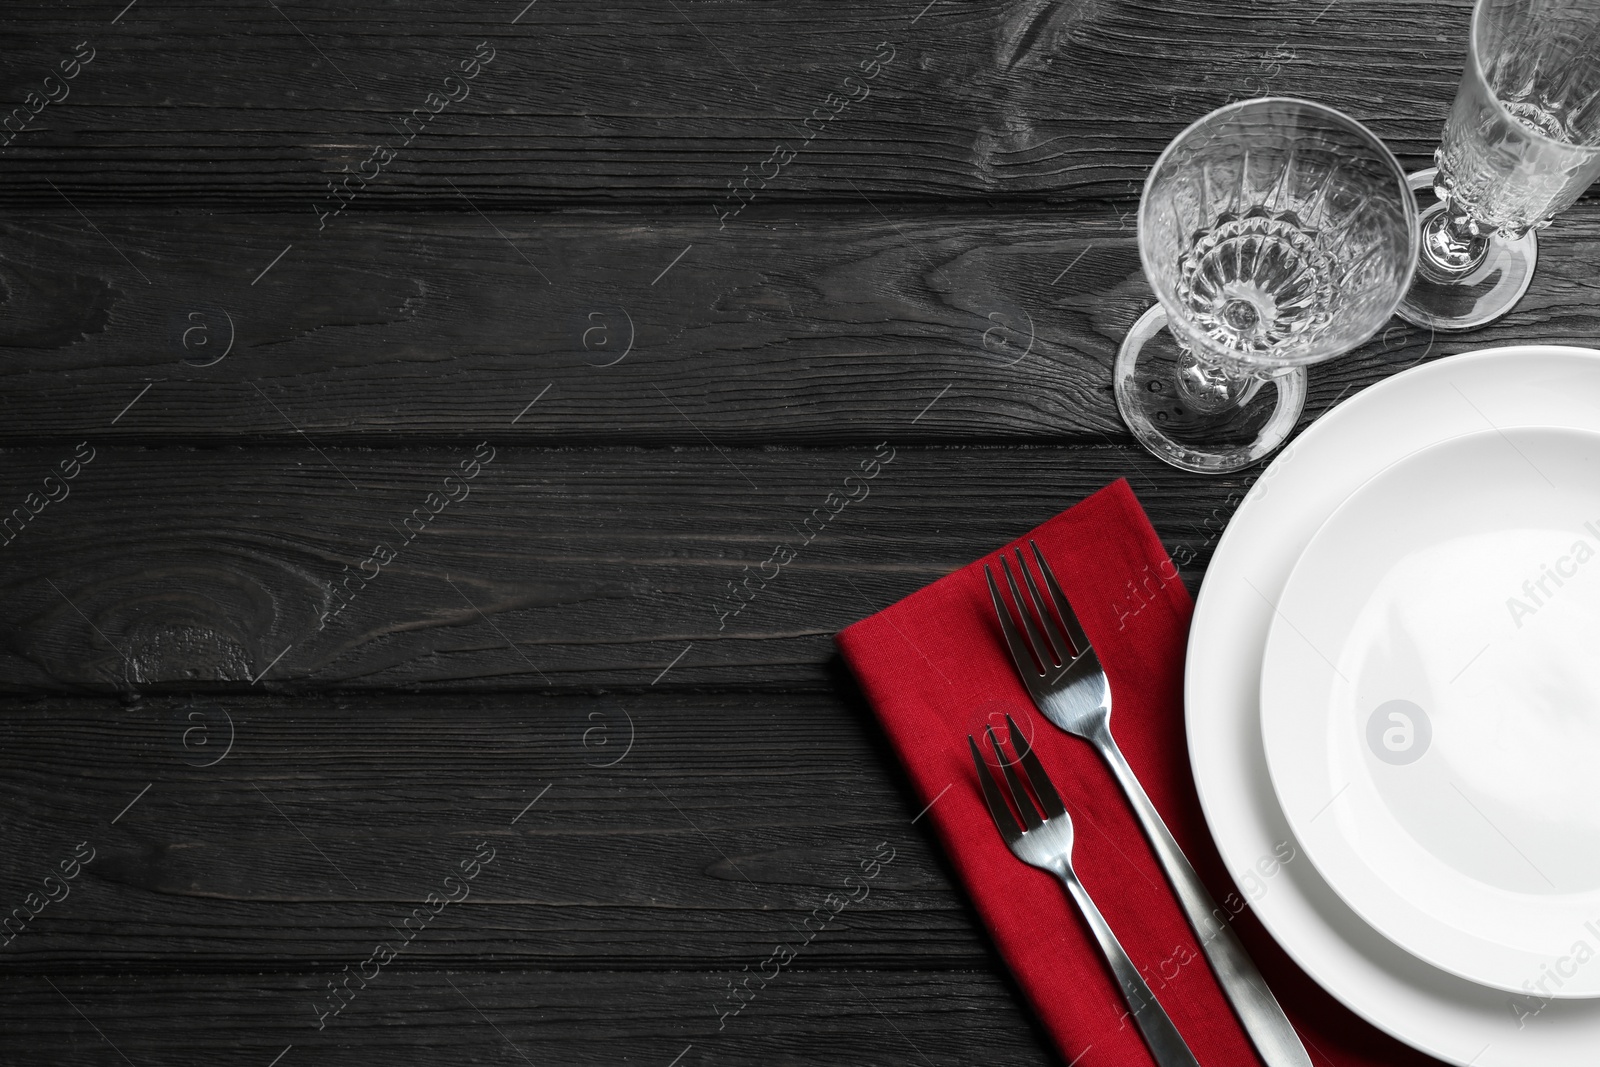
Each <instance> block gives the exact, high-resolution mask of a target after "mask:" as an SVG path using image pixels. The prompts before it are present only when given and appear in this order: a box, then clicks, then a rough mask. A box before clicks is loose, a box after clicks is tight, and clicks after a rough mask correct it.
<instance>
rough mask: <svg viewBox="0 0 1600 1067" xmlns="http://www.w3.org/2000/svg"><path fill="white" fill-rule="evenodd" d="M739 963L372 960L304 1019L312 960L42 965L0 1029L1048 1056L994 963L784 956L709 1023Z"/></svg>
mask: <svg viewBox="0 0 1600 1067" xmlns="http://www.w3.org/2000/svg"><path fill="white" fill-rule="evenodd" d="M743 977H744V975H743V972H739V971H734V972H732V973H720V974H705V973H698V974H687V973H676V972H667V973H642V974H641V973H628V972H597V973H579V974H572V973H565V972H563V973H559V974H550V973H541V972H535V971H488V970H474V971H462V970H452V971H444V972H439V971H429V972H423V973H416V972H411V973H407V972H405V971H400V972H399V973H391V972H390V971H384V972H382V973H381V975H380V977H379V978H377V979H375V980H374V981H373V982H372V984H371V985H370V986H369V987H368V988H367V989H365V990H363V991H362V992H361V993H360V994H359V995H358V996H357V998H356V999H355V1000H353V1001H352V1002H351V1004H350V1006H349V1007H348V1008H347V1009H346V1010H345V1012H344V1013H343V1014H342V1015H341V1016H340V1017H339V1018H338V1019H337V1021H335V1022H331V1023H329V1024H328V1025H327V1026H326V1027H325V1028H324V1029H323V1030H321V1031H318V1030H317V1029H316V1022H317V1019H316V1016H315V1015H314V1014H313V1009H314V1006H315V1005H316V1003H317V1001H316V1000H315V998H316V997H317V995H318V994H323V995H326V991H325V989H324V983H325V982H326V980H327V976H326V975H324V974H322V973H317V974H294V975H284V974H249V975H227V976H211V975H206V976H193V975H162V976H133V977H130V976H117V977H106V978H94V979H85V978H73V979H67V978H63V977H55V978H51V979H49V983H53V984H54V985H55V986H56V988H55V989H52V988H51V985H50V984H49V983H47V981H46V979H45V977H43V976H41V977H38V978H20V979H16V980H14V981H12V982H10V983H8V987H7V990H6V993H5V995H4V998H3V1000H0V1005H3V1008H4V1010H3V1011H0V1041H4V1043H5V1047H6V1051H7V1053H8V1054H9V1055H10V1056H11V1057H12V1058H14V1060H15V1061H16V1062H19V1063H67V1062H70V1063H73V1064H83V1065H91V1067H101V1065H104V1067H127V1065H128V1063H130V1062H132V1063H138V1064H145V1063H160V1064H170V1065H172V1067H189V1065H193V1067H211V1065H214V1064H217V1063H222V1062H229V1063H231V1062H239V1063H247V1064H254V1065H257V1067H269V1065H271V1064H272V1063H273V1061H274V1059H275V1057H278V1056H280V1055H281V1056H282V1057H283V1058H282V1060H281V1061H279V1064H278V1067H291V1065H293V1064H306V1063H311V1064H316V1063H329V1062H333V1061H335V1060H337V1062H339V1063H343V1064H352V1065H357V1067H365V1065H369V1064H370V1065H373V1067H389V1065H392V1064H402V1065H411V1064H419V1065H420V1064H439V1063H452V1064H459V1063H471V1064H496V1065H504V1067H513V1065H517V1067H522V1065H526V1064H528V1063H535V1064H546V1063H560V1064H620V1063H629V1064H645V1065H649V1067H732V1065H735V1064H751V1063H763V1064H773V1065H776V1067H817V1065H823V1067H832V1065H838V1067H860V1065H863V1064H881V1065H887V1064H907V1063H924V1062H928V1063H934V1064H940V1065H942V1064H947V1063H983V1064H1001V1065H1011V1064H1018V1065H1021V1064H1041V1063H1049V1062H1054V1060H1053V1057H1052V1054H1051V1053H1050V1052H1049V1051H1048V1049H1049V1046H1048V1044H1047V1042H1046V1040H1045V1039H1044V1037H1043V1036H1042V1034H1041V1032H1040V1031H1039V1029H1038V1027H1037V1025H1036V1024H1034V1023H1033V1021H1032V1019H1031V1017H1029V1016H1028V1015H1026V1014H1025V1012H1024V1010H1023V1008H1022V1007H1021V1004H1020V1002H1019V1001H1018V999H1017V997H1016V995H1015V994H1014V992H1013V991H1012V987H1011V986H1010V985H1009V983H1006V982H1003V981H1002V979H1001V978H999V977H998V976H997V975H994V974H990V973H955V974H949V973H927V972H918V973H909V974H908V973H900V972H894V971H867V972H863V971H857V972H854V973H851V972H830V971H820V972H818V971H804V970H794V971H791V972H786V973H784V974H783V975H782V976H781V977H780V978H779V979H777V980H775V981H774V982H773V983H772V984H771V985H770V986H769V987H768V988H767V989H766V990H765V991H763V993H762V994H761V995H760V996H759V997H758V998H757V999H756V1000H755V1001H753V1002H752V1003H751V1005H750V1006H749V1007H747V1008H746V1009H745V1010H744V1012H743V1013H742V1014H741V1015H740V1016H738V1017H736V1018H732V1019H729V1020H728V1022H727V1025H726V1026H725V1028H724V1029H722V1030H720V1031H719V1030H718V1029H717V1025H718V1020H717V1016H716V1014H715V1013H716V1009H717V1005H718V1003H719V1000H720V999H721V998H722V997H723V996H725V990H726V983H727V982H728V981H730V980H734V979H742V978H743ZM80 1012H81V1014H80ZM291 1046H292V1047H291ZM286 1050H287V1051H286ZM124 1056H125V1057H126V1059H124V1058H123V1057H124ZM923 1057H928V1059H927V1060H924V1058H923Z"/></svg>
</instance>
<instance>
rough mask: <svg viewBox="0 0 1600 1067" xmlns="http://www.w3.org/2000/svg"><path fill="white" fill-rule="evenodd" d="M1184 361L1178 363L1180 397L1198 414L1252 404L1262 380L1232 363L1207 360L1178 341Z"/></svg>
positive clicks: (1212, 412) (1210, 413)
mask: <svg viewBox="0 0 1600 1067" xmlns="http://www.w3.org/2000/svg"><path fill="white" fill-rule="evenodd" d="M1178 347H1179V349H1180V350H1182V352H1183V358H1182V360H1181V361H1180V362H1179V364H1178V372H1177V381H1178V394H1179V395H1180V396H1182V397H1183V400H1184V402H1185V403H1186V404H1188V405H1189V407H1191V408H1192V409H1194V410H1195V411H1197V412H1201V413H1203V414H1207V415H1214V414H1217V413H1218V412H1222V411H1226V410H1228V409H1229V408H1236V407H1239V406H1240V405H1242V404H1247V403H1249V402H1250V398H1251V397H1253V396H1255V395H1256V390H1258V389H1260V388H1261V382H1262V379H1261V377H1260V376H1259V375H1257V374H1256V373H1255V372H1254V371H1252V370H1250V369H1249V368H1248V367H1246V366H1244V365H1243V364H1240V363H1237V362H1235V361H1232V360H1213V359H1206V358H1203V357H1201V356H1198V355H1196V354H1195V351H1194V349H1192V348H1190V347H1189V346H1188V345H1186V344H1184V343H1183V342H1182V341H1179V342H1178Z"/></svg>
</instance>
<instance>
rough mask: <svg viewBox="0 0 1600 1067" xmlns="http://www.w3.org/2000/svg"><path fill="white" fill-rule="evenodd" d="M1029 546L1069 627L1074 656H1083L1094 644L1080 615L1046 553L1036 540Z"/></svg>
mask: <svg viewBox="0 0 1600 1067" xmlns="http://www.w3.org/2000/svg"><path fill="white" fill-rule="evenodd" d="M1028 547H1029V548H1031V549H1033V558H1034V559H1036V560H1038V561H1039V570H1040V571H1042V572H1043V573H1044V584H1045V588H1046V589H1048V590H1050V599H1051V600H1053V601H1054V602H1055V606H1056V614H1058V615H1060V616H1061V622H1062V624H1063V625H1065V626H1066V628H1067V636H1068V637H1070V638H1072V652H1073V655H1074V656H1081V655H1083V654H1084V653H1085V652H1088V651H1089V650H1090V649H1091V648H1092V647H1093V646H1091V645H1090V644H1089V639H1088V638H1087V637H1086V636H1084V633H1083V627H1082V626H1079V625H1078V616H1076V615H1074V614H1073V613H1072V602H1071V601H1069V600H1068V599H1067V594H1065V593H1063V592H1062V591H1061V584H1060V583H1059V582H1057V581H1056V576H1055V572H1054V571H1052V570H1051V569H1050V564H1048V563H1046V562H1045V559H1044V553H1043V552H1040V551H1039V545H1038V543H1037V542H1035V541H1029V542H1028Z"/></svg>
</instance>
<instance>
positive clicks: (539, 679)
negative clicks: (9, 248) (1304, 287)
mask: <svg viewBox="0 0 1600 1067" xmlns="http://www.w3.org/2000/svg"><path fill="white" fill-rule="evenodd" d="M907 422H909V419H908V420H907ZM87 447H88V448H90V449H96V448H97V446H95V445H93V444H90V445H88V446H87ZM475 456H478V457H481V458H483V459H485V460H486V461H487V462H486V463H479V461H478V459H476V458H474V457H475ZM875 456H880V457H884V458H886V459H887V460H888V463H887V465H885V464H882V463H880V462H879V461H878V459H875ZM73 463H76V461H75V460H74V459H73V452H72V450H70V449H67V448H65V447H63V448H62V449H60V450H56V449H42V448H41V449H35V450H27V451H16V452H11V453H8V454H6V462H5V464H4V465H3V470H0V494H3V495H0V500H3V501H5V502H6V505H7V507H8V508H10V507H15V508H17V509H20V515H18V513H17V512H16V511H6V512H0V518H5V517H10V519H11V521H12V528H10V529H8V530H7V531H6V533H7V535H8V536H10V537H11V540H10V542H9V544H7V545H5V546H4V547H0V626H3V627H4V630H3V631H0V632H4V633H5V635H6V641H5V645H4V647H3V648H0V678H3V679H4V683H3V684H4V685H5V686H6V687H7V688H9V689H11V690H13V691H15V690H17V689H19V688H22V689H28V688H44V689H61V688H77V687H88V688H91V689H96V690H100V691H107V690H112V691H129V690H160V689H164V688H176V689H178V690H180V691H189V690H191V689H192V688H193V687H195V686H197V685H198V686H218V687H223V688H241V689H248V688H255V687H257V686H262V687H266V688H278V687H281V686H363V687H372V686H376V687H381V688H387V687H394V686H405V687H412V686H430V687H435V688H458V687H482V686H489V687H502V688H529V687H532V688H537V689H545V688H566V687H573V686H577V687H591V686H596V685H604V686H622V687H639V688H649V687H651V686H654V685H675V686H705V685H726V684H734V685H739V686H741V687H761V686H777V687H791V686H809V687H818V686H826V685H828V684H830V682H829V677H830V675H829V672H830V670H831V668H830V667H829V664H830V663H831V662H832V661H833V660H834V658H835V654H834V652H833V646H832V641H831V635H832V634H833V633H834V632H835V631H836V630H838V629H840V628H841V627H843V626H845V625H847V624H848V623H850V622H852V621H854V620H855V619H858V618H861V617H862V616H865V615H867V614H870V613H871V612H873V611H876V610H877V609H879V608H881V607H883V606H885V605H887V604H888V603H890V602H892V601H894V600H898V599H899V598H901V597H903V596H905V595H906V594H908V593H910V592H912V591H913V590H915V589H917V588H919V587H921V586H923V585H926V584H927V583H928V582H930V581H933V580H934V579H936V578H938V577H940V576H941V575H943V574H945V573H948V572H949V571H950V570H953V569H955V568H956V567H958V566H961V565H962V564H965V563H967V562H969V561H971V560H972V559H973V558H975V557H977V556H979V555H982V554H983V553H984V552H987V551H989V550H991V549H992V548H993V547H995V546H997V545H1000V544H1002V543H1004V542H1005V541H1007V540H1009V539H1010V538H1012V537H1014V536H1016V535H1018V534H1019V533H1021V532H1023V531H1025V530H1027V529H1028V528H1029V527H1031V526H1033V525H1036V524H1037V523H1039V522H1042V521H1043V520H1044V519H1046V518H1048V517H1049V516H1051V515H1053V514H1055V513H1056V512H1058V511H1060V510H1061V509H1063V508H1065V507H1067V506H1069V505H1071V504H1072V503H1074V502H1076V501H1077V500H1079V499H1081V498H1082V497H1083V496H1085V495H1087V494H1088V493H1090V492H1092V491H1094V490H1095V489H1098V488H1100V487H1101V486H1103V485H1105V484H1106V483H1108V482H1110V481H1112V480H1114V479H1115V478H1117V477H1119V476H1123V475H1132V476H1133V478H1134V485H1135V487H1136V489H1137V490H1138V491H1139V492H1140V493H1141V494H1142V496H1143V499H1144V501H1145V504H1146V506H1147V507H1148V508H1149V509H1150V511H1151V513H1152V515H1153V516H1154V519H1155V522H1156V524H1157V527H1158V529H1159V530H1160V531H1161V532H1162V533H1163V534H1165V535H1166V536H1167V538H1168V539H1169V544H1170V545H1171V546H1172V547H1173V549H1174V550H1176V548H1177V546H1178V545H1180V544H1182V545H1186V546H1189V547H1190V549H1191V550H1192V552H1193V555H1192V556H1191V555H1190V554H1189V553H1185V554H1184V558H1185V560H1186V562H1187V564H1188V566H1187V567H1186V574H1187V575H1188V576H1189V577H1190V578H1191V579H1192V578H1193V577H1194V576H1195V575H1197V573H1198V570H1197V568H1198V567H1199V566H1202V565H1203V563H1204V560H1205V558H1206V553H1208V551H1209V545H1210V544H1211V543H1213V542H1214V541H1215V538H1216V536H1217V534H1218V533H1219V532H1220V529H1221V524H1222V522H1223V521H1225V517H1226V516H1227V515H1228V514H1229V513H1230V512H1231V510H1232V506H1233V503H1236V501H1237V494H1239V493H1240V492H1242V490H1243V489H1244V488H1245V487H1246V486H1248V484H1249V483H1250V481H1251V480H1252V478H1253V477H1254V476H1255V475H1254V472H1247V473H1246V474H1243V475H1238V476H1230V477H1224V478H1215V479H1210V478H1199V477H1196V476H1194V475H1189V474H1184V473H1181V472H1177V471H1173V470H1171V469H1170V468H1166V467H1164V466H1162V465H1161V464H1160V463H1159V462H1158V461H1156V460H1155V459H1153V458H1152V457H1149V456H1147V455H1146V454H1144V453H1143V452H1142V451H1137V450H1128V449H1119V448H1112V447H1102V448H1099V449H1091V448H1037V449H1027V450H1010V449H992V448H965V449H952V448H898V446H896V445H895V444H894V443H893V442H890V443H888V444H887V445H885V446H884V447H883V448H882V449H875V448H874V447H872V446H863V447H861V448H854V449H798V450H793V449H772V450H740V451H737V452H733V453H730V452H728V451H726V450H721V449H715V450H714V449H708V448H701V449H697V450H688V449H652V450H639V449H598V448H597V449H526V448H505V447H500V448H497V447H496V446H495V445H494V444H493V443H484V444H482V445H480V446H478V447H477V448H476V449H475V448H474V447H473V446H470V445H469V446H464V447H462V448H459V449H443V448H440V449H398V448H395V449H379V450H352V449H334V448H321V447H318V446H315V445H314V444H313V446H312V447H302V448H296V449H289V448H278V447H273V448H265V447H263V448H254V449H245V450H240V449H200V450H191V449H157V450H145V449H129V448H122V447H110V446H105V447H98V449H97V451H95V452H94V455H93V457H92V458H91V459H90V460H89V462H87V463H86V464H79V465H78V466H77V476H76V478H75V479H72V480H71V481H67V482H63V481H62V480H61V473H60V472H61V471H62V470H63V467H62V464H67V465H68V466H69V467H70V466H71V465H72V464H73ZM863 473H866V474H869V475H871V476H872V477H871V478H867V479H864V478H862V475H863ZM463 474H470V475H474V477H472V478H470V479H463V477H462V476H463ZM851 476H854V477H853V478H852V480H851V481H850V482H846V481H845V480H844V479H846V478H847V477H851ZM447 479H448V481H447ZM52 492H53V493H54V494H55V495H56V496H58V497H62V499H59V500H57V501H51V500H50V499H48V494H50V493H52ZM830 494H833V495H831V496H830ZM852 495H853V496H854V497H855V498H856V499H855V501H854V502H847V501H849V499H850V496H852ZM452 497H453V499H452ZM29 509H33V510H37V512H38V513H37V514H36V515H30V514H29ZM23 518H26V519H27V522H26V524H25V525H24V524H22V522H21V519H23ZM778 545H786V546H788V547H789V549H790V550H792V551H793V552H794V554H795V558H793V559H792V560H790V561H788V562H787V563H786V564H783V565H778V564H775V563H774V562H773V560H774V557H775V553H776V546H778ZM763 563H766V566H765V567H763V566H762V564H763ZM774 568H776V570H777V572H778V573H777V576H776V577H772V576H771V572H772V571H773V570H774ZM764 575H765V576H768V579H769V580H768V581H767V584H766V585H764V586H763V584H762V582H761V578H762V576H764ZM751 576H755V577H754V579H753V580H751V581H750V583H749V584H745V583H746V580H747V579H749V578H750V577H751ZM363 583H364V584H363ZM730 583H740V584H739V591H738V593H737V596H736V595H735V592H734V591H732V590H730ZM747 601H748V603H746V602H747ZM740 604H746V606H745V607H743V608H739V605H740ZM1105 610H1107V611H1110V610H1112V608H1111V606H1110V605H1106V606H1105Z"/></svg>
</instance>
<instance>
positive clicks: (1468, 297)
mask: <svg viewBox="0 0 1600 1067" xmlns="http://www.w3.org/2000/svg"><path fill="white" fill-rule="evenodd" d="M1434 173H1435V171H1434V170H1433V169H1431V168H1430V169H1429V170H1422V171H1418V172H1417V173H1415V174H1412V175H1410V176H1408V177H1407V179H1406V181H1407V183H1408V184H1409V185H1410V186H1411V189H1412V191H1413V192H1417V193H1419V194H1421V195H1419V196H1418V200H1419V203H1418V205H1417V206H1418V208H1419V209H1420V210H1419V214H1418V219H1417V223H1418V225H1419V226H1420V227H1422V229H1423V232H1424V233H1426V232H1427V226H1428V224H1429V223H1430V222H1432V221H1433V220H1434V219H1435V218H1437V217H1438V216H1439V215H1440V214H1441V213H1442V212H1443V211H1444V204H1443V203H1441V202H1440V201H1438V200H1437V199H1435V198H1434V197H1433V195H1432V189H1433V177H1434ZM1430 202H1431V203H1430ZM1425 203H1427V204H1429V206H1426V207H1424V206H1423V204H1425ZM1423 243H1424V244H1426V242H1425V241H1424V242H1423ZM1538 262H1539V240H1538V238H1537V237H1535V236H1534V232H1533V231H1532V230H1529V231H1528V233H1527V235H1526V236H1524V237H1520V238H1517V239H1516V240H1506V239H1504V238H1499V237H1491V238H1490V239H1489V240H1488V247H1487V248H1486V249H1485V250H1484V253H1483V256H1482V258H1481V259H1480V260H1478V261H1477V262H1476V263H1474V264H1473V265H1472V267H1471V269H1469V270H1466V271H1462V272H1457V271H1451V270H1446V269H1444V268H1442V267H1441V266H1440V265H1439V264H1438V263H1437V262H1436V261H1434V260H1433V259H1432V258H1430V256H1429V253H1428V250H1427V249H1426V248H1423V249H1422V251H1421V253H1420V254H1419V255H1418V257H1417V273H1416V276H1415V278H1414V279H1413V280H1412V282H1411V288H1410V289H1409V290H1407V292H1406V296H1405V299H1404V300H1402V301H1401V302H1400V307H1399V308H1398V309H1397V311H1396V314H1398V315H1399V316H1400V317H1401V318H1402V319H1405V320H1406V321H1407V322H1411V323H1415V324H1416V325H1418V326H1431V327H1432V328H1433V329H1435V330H1470V329H1473V328H1474V327H1477V326H1485V325H1487V324H1489V323H1491V322H1493V321H1494V320H1496V319H1498V318H1500V317H1501V316H1503V315H1505V314H1506V313H1507V312H1509V311H1510V310H1511V309H1512V308H1514V307H1516V306H1517V303H1518V301H1520V300H1521V299H1522V296H1523V294H1524V293H1526V292H1527V291H1528V285H1529V283H1531V282H1532V281H1533V269H1534V267H1535V266H1536V265H1537V264H1538Z"/></svg>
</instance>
